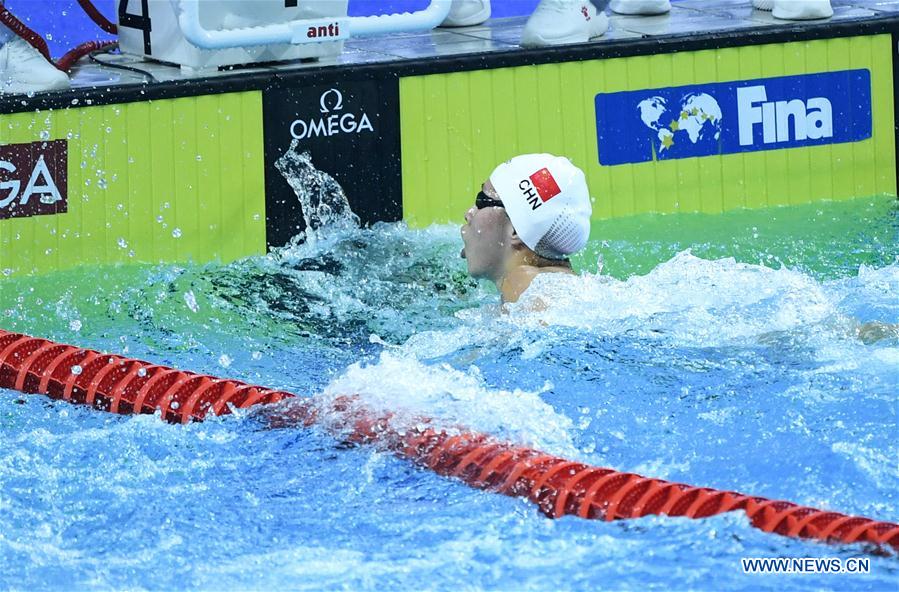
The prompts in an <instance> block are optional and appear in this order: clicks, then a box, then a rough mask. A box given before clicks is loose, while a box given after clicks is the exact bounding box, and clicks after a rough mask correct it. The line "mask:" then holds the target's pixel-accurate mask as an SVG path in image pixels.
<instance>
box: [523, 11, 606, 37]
mask: <svg viewBox="0 0 899 592" xmlns="http://www.w3.org/2000/svg"><path fill="white" fill-rule="evenodd" d="M608 28H609V17H607V16H606V13H604V12H600V13H597V12H596V7H595V6H593V4H592V3H590V1H589V0H583V1H581V0H540V4H538V5H537V8H535V9H534V13H533V14H532V15H531V17H530V18H529V19H528V22H527V24H526V25H525V26H524V31H522V32H521V46H522V47H545V46H547V45H564V44H566V43H586V42H587V41H589V40H590V39H592V38H594V37H599V36H600V35H602V34H603V33H605V32H606V31H607V30H608Z"/></svg>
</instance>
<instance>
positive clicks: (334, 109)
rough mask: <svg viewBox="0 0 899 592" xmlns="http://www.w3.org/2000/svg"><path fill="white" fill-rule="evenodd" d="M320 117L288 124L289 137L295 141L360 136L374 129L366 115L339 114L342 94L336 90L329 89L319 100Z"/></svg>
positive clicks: (341, 108) (341, 107)
mask: <svg viewBox="0 0 899 592" xmlns="http://www.w3.org/2000/svg"><path fill="white" fill-rule="evenodd" d="M319 105H320V106H321V109H320V112H321V113H322V116H321V117H318V118H309V120H304V119H296V120H294V122H293V123H291V124H290V135H291V136H293V137H294V139H297V140H305V139H307V138H317V137H331V136H334V135H337V134H361V133H362V132H364V131H369V132H373V131H375V129H374V127H372V125H371V120H370V119H369V118H368V114H367V113H365V112H364V111H363V112H362V113H361V114H355V113H339V112H340V111H343V93H341V92H340V91H339V90H337V89H336V88H329V89H328V90H326V91H325V92H323V93H322V95H321V97H320V98H319Z"/></svg>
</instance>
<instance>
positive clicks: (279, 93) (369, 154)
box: [262, 74, 403, 247]
mask: <svg viewBox="0 0 899 592" xmlns="http://www.w3.org/2000/svg"><path fill="white" fill-rule="evenodd" d="M310 82H311V81H310V78H309V77H305V76H296V77H291V78H286V79H284V80H283V81H282V82H281V83H280V84H278V85H277V86H276V87H274V88H269V89H267V90H265V91H264V92H263V99H262V101H263V102H262V104H263V121H264V123H263V125H264V131H265V188H266V235H267V242H268V245H269V247H278V246H282V245H284V244H286V243H287V242H288V241H289V240H290V239H291V238H292V237H293V236H295V235H296V234H297V233H299V232H301V231H303V230H305V222H304V220H303V212H302V209H301V207H300V202H299V200H298V199H297V197H296V194H295V193H294V191H293V190H292V189H291V187H290V185H288V183H287V181H285V179H284V177H283V176H282V175H281V173H280V172H279V171H278V169H277V168H275V163H276V162H277V160H278V159H279V158H281V156H282V155H284V154H285V153H286V152H287V151H288V150H289V149H290V146H291V143H292V142H293V141H296V143H297V146H296V150H297V151H299V152H304V151H308V152H309V153H310V156H311V161H312V166H314V167H315V168H316V169H318V170H319V171H323V172H325V173H327V174H329V175H331V176H332V177H333V178H334V179H335V180H336V181H337V182H338V183H339V184H340V186H341V187H343V190H344V192H345V193H346V196H347V199H348V201H349V204H350V207H351V208H352V210H353V212H355V213H356V215H357V216H359V219H360V220H361V222H362V223H363V224H371V223H373V222H380V221H383V222H394V221H398V220H401V219H402V216H403V210H402V195H401V193H402V179H401V169H400V115H399V80H398V78H397V77H396V76H393V75H391V74H386V75H381V76H375V77H366V78H364V79H353V78H352V77H351V76H346V75H344V76H343V77H339V78H338V77H334V78H332V79H331V80H330V81H325V80H316V81H315V82H314V83H313V84H310Z"/></svg>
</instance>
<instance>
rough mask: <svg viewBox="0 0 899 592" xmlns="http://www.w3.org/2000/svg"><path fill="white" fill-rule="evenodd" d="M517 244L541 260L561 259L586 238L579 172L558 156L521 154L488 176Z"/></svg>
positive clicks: (585, 195)
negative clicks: (509, 221)
mask: <svg viewBox="0 0 899 592" xmlns="http://www.w3.org/2000/svg"><path fill="white" fill-rule="evenodd" d="M490 182H491V184H492V185H493V187H494V189H495V190H496V193H497V195H498V196H499V198H500V199H501V200H502V202H503V206H504V207H505V209H506V213H507V214H508V216H509V220H511V222H512V226H513V228H515V232H516V233H517V235H518V237H519V238H520V239H521V241H522V242H523V243H524V244H525V245H527V246H528V248H530V249H531V250H532V251H534V252H535V253H536V254H537V255H539V256H541V257H544V258H546V259H555V260H560V259H565V258H566V257H567V256H568V255H571V254H572V253H576V252H577V251H580V250H581V249H583V248H584V246H585V245H586V244H587V239H588V238H589V236H590V215H591V213H592V211H593V208H592V206H591V205H590V190H589V189H588V188H587V181H586V179H585V178H584V172H583V171H582V170H581V169H579V168H577V167H576V166H574V165H573V164H571V161H570V160H568V159H567V158H565V157H563V156H553V155H552V154H524V155H522V156H516V157H515V158H513V159H512V160H509V161H507V162H504V163H503V164H501V165H499V166H498V167H496V169H494V170H493V173H491V175H490Z"/></svg>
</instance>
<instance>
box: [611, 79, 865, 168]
mask: <svg viewBox="0 0 899 592" xmlns="http://www.w3.org/2000/svg"><path fill="white" fill-rule="evenodd" d="M595 104H596V134H597V141H598V144H599V163H600V164H601V165H619V164H631V163H639V162H649V161H653V160H672V159H679V158H692V157H702V156H711V155H717V154H735V153H740V152H757V151H762V150H777V149H781V148H799V147H804V146H819V145H822V144H841V143H846V142H858V141H861V140H865V139H867V138H870V137H871V128H872V118H871V73H870V71H869V70H867V69H860V70H843V71H840V72H824V73H820V74H805V75H799V76H781V77H777V78H759V79H756V80H740V81H736V82H723V83H709V84H695V85H690V86H677V87H667V88H656V89H647V90H638V91H625V92H616V93H600V94H598V95H596V100H595Z"/></svg>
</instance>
